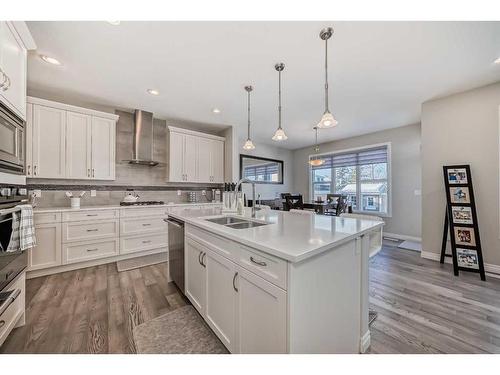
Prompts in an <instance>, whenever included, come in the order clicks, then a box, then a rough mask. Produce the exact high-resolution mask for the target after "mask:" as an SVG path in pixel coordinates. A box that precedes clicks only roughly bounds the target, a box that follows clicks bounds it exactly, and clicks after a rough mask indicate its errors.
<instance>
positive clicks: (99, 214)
mask: <svg viewBox="0 0 500 375" xmlns="http://www.w3.org/2000/svg"><path fill="white" fill-rule="evenodd" d="M119 215H120V213H119V210H91V211H89V210H84V211H75V212H64V213H63V217H62V221H63V222H66V221H68V222H69V221H85V220H102V219H118V218H119Z"/></svg>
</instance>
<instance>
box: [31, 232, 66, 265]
mask: <svg viewBox="0 0 500 375" xmlns="http://www.w3.org/2000/svg"><path fill="white" fill-rule="evenodd" d="M35 232H36V246H35V247H34V248H33V249H30V250H29V257H28V258H29V260H28V262H29V265H28V266H29V270H30V271H33V270H40V269H43V268H49V267H55V266H60V265H61V264H62V262H61V254H62V252H61V223H53V224H39V225H37V226H36V227H35Z"/></svg>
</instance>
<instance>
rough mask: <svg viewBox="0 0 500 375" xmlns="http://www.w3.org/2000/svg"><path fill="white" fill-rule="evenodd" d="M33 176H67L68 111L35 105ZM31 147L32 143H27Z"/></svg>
mask: <svg viewBox="0 0 500 375" xmlns="http://www.w3.org/2000/svg"><path fill="white" fill-rule="evenodd" d="M31 146H32V147H33V150H32V160H31V162H30V161H28V163H29V164H30V165H31V166H32V167H31V169H32V177H35V178H65V177H66V111H64V110H62V109H58V108H52V107H46V106H42V105H35V106H33V135H32V145H31ZM27 147H30V145H27Z"/></svg>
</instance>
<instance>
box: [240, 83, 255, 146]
mask: <svg viewBox="0 0 500 375" xmlns="http://www.w3.org/2000/svg"><path fill="white" fill-rule="evenodd" d="M252 90H253V87H252V86H245V91H246V92H247V94H248V129H247V130H248V132H247V141H246V142H245V144H244V145H243V149H244V150H254V149H255V145H254V144H253V142H252V140H251V139H250V93H251V92H252Z"/></svg>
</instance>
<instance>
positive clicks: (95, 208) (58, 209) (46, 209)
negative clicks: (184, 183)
mask: <svg viewBox="0 0 500 375" xmlns="http://www.w3.org/2000/svg"><path fill="white" fill-rule="evenodd" d="M221 204H222V203H220V202H216V203H212V202H203V203H201V202H200V203H188V202H186V203H174V204H152V205H143V206H120V205H109V206H107V205H103V206H84V207H80V208H71V207H53V208H51V207H39V208H38V207H35V208H34V209H33V213H35V214H39V213H50V212H79V211H101V210H102V211H103V210H121V209H127V210H132V209H141V208H146V209H147V208H168V207H182V206H188V207H189V206H217V205H221Z"/></svg>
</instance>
